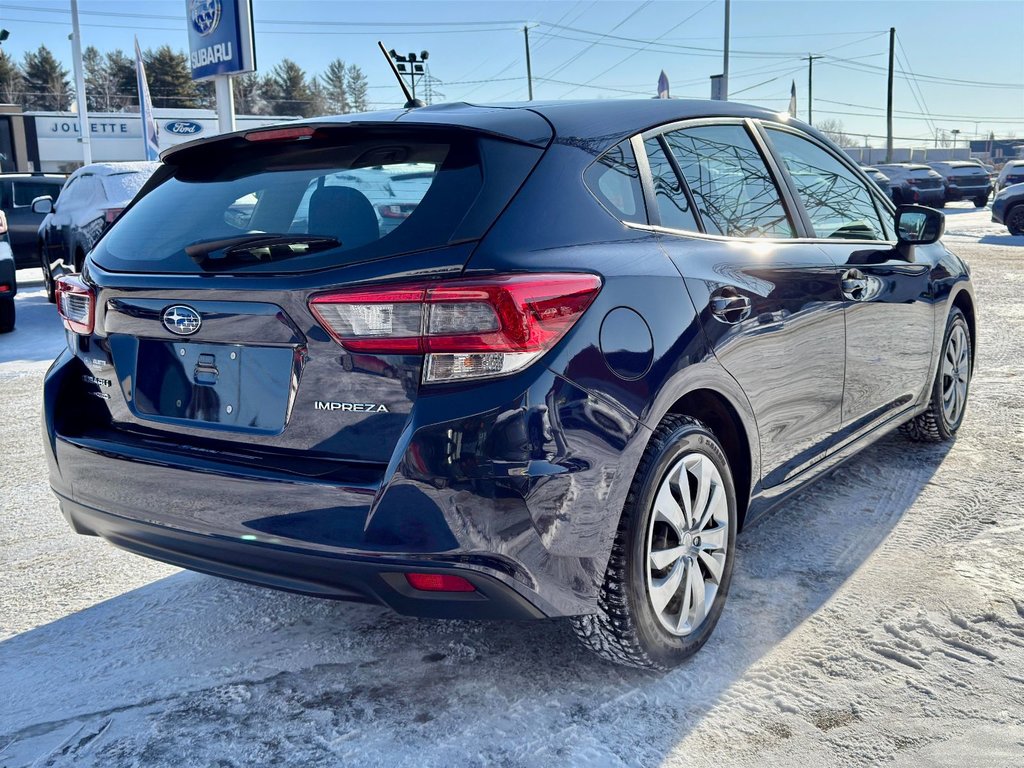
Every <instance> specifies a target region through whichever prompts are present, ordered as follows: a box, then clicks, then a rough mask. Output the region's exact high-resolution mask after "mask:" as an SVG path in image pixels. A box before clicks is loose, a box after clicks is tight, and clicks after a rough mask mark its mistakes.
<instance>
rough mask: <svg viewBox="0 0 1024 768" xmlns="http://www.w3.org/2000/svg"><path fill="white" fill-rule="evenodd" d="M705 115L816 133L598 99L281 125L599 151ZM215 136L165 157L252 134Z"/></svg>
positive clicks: (705, 104)
mask: <svg viewBox="0 0 1024 768" xmlns="http://www.w3.org/2000/svg"><path fill="white" fill-rule="evenodd" d="M701 117H733V118H747V117H749V118H760V119H766V120H772V121H781V122H791V123H794V124H798V125H799V126H800V127H801V128H802V129H804V130H807V131H809V132H811V133H813V134H815V135H817V133H816V132H815V131H814V129H813V128H810V127H809V126H807V125H805V124H803V123H802V122H800V121H797V120H794V119H793V118H791V117H790V116H789V115H788V114H785V113H783V114H780V113H778V112H773V111H771V110H768V109H764V108H761V107H755V106H752V105H749V104H739V103H736V102H731V101H712V100H707V99H599V100H590V101H527V102H509V103H501V104H470V103H468V102H453V103H446V104H436V105H432V106H429V107H418V108H416V109H392V110H385V111H379V112H361V113H355V114H348V115H334V116H324V117H317V118H312V119H309V120H298V121H293V122H288V123H281V124H279V127H282V128H283V127H298V126H302V125H311V126H314V127H315V126H321V125H339V126H340V125H350V124H353V123H358V124H394V123H399V124H403V125H408V124H421V125H440V126H445V125H448V126H458V127H465V128H471V129H477V130H482V131H487V132H490V133H493V134H496V135H500V136H504V137H507V138H511V139H514V140H517V141H520V142H523V143H526V144H534V145H536V146H541V147H544V146H547V145H548V144H549V143H550V142H551V141H552V139H554V140H555V141H562V142H565V143H578V144H580V145H585V146H586V148H587V149H588V150H589V151H591V152H595V153H597V152H601V151H603V150H604V149H607V148H609V147H611V146H614V145H615V144H617V143H618V142H619V141H622V139H624V138H626V137H627V136H632V135H633V134H637V133H641V132H643V131H645V130H647V129H649V128H653V127H655V126H659V125H664V124H666V123H671V122H674V121H677V120H688V119H693V118H701ZM268 128H270V126H263V127H261V128H259V129H249V130H248V131H239V132H236V133H235V134H227V135H224V134H222V135H220V136H213V137H209V138H203V139H197V140H195V141H190V142H186V143H184V144H179V145H177V146H175V147H172V148H170V149H168V150H167V151H166V152H165V153H164V154H163V155H161V159H163V160H165V161H169V160H170V159H171V158H173V157H174V156H176V155H177V154H178V153H179V152H182V151H187V150H188V149H189V148H191V147H195V146H198V145H202V144H206V143H210V142H215V141H223V140H225V139H226V138H229V137H232V136H234V137H236V138H237V137H239V136H241V135H243V134H244V133H248V132H250V131H253V130H266V129H268Z"/></svg>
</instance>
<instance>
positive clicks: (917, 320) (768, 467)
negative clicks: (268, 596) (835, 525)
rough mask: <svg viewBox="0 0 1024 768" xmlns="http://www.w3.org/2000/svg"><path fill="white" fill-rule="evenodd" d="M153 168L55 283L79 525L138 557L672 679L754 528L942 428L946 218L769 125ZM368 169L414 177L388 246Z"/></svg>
mask: <svg viewBox="0 0 1024 768" xmlns="http://www.w3.org/2000/svg"><path fill="white" fill-rule="evenodd" d="M163 161H164V165H163V166H162V167H161V168H160V169H159V170H158V171H157V172H156V173H155V174H154V176H153V177H152V178H151V179H150V180H149V182H148V183H147V184H146V186H145V187H144V188H143V190H142V191H141V192H140V194H139V195H138V196H137V197H136V198H135V200H134V202H133V203H132V204H131V206H130V207H129V208H128V209H127V210H126V211H125V212H124V214H123V215H122V216H121V217H120V218H119V219H118V221H116V222H115V223H114V225H113V226H112V227H111V228H110V229H109V230H108V231H107V232H106V234H104V235H103V237H102V238H101V239H100V240H99V242H98V243H97V244H96V246H95V248H94V250H93V251H92V253H91V254H90V255H89V256H88V257H87V259H86V262H85V269H84V271H83V273H82V275H81V276H67V277H63V278H61V279H60V280H59V281H58V283H57V294H58V302H59V308H60V312H61V315H62V316H63V318H64V322H65V324H66V326H67V328H68V329H69V331H70V333H69V335H68V338H69V347H68V349H67V350H66V351H65V352H64V353H63V354H62V355H61V356H60V357H59V358H58V360H57V361H56V363H55V364H54V365H53V367H52V368H51V369H50V371H49V373H48V374H47V377H46V381H45V394H44V402H45V431H46V442H45V445H46V453H47V456H48V461H49V470H50V483H51V485H52V487H53V489H54V491H55V492H56V493H57V495H58V497H59V499H60V504H61V508H62V510H63V512H64V514H65V515H66V517H67V519H68V520H69V521H70V523H71V525H72V526H73V527H74V529H75V530H76V531H79V532H81V533H87V534H96V535H99V536H103V537H105V538H106V539H108V540H109V541H110V542H112V543H114V544H116V545H117V546H120V547H124V548H126V549H128V550H131V551H133V552H138V553H141V554H143V555H146V556H148V557H153V558H157V559H160V560H164V561H167V562H170V563H176V564H179V565H182V566H184V567H187V568H192V569H195V570H198V571H203V572H206V573H212V574H217V575H220V576H226V577H229V578H234V579H240V580H244V581H249V582H255V583H258V584H263V585H267V586H270V587H275V588H279V589H286V590H292V591H296V592H302V593H306V594H312V595H320V596H324V597H335V598H342V599H351V600H364V601H371V602H376V603H383V604H385V605H388V606H391V607H392V608H394V609H395V610H398V611H400V612H402V613H406V614H411V615H417V616H439V617H459V618H540V617H555V616H571V617H573V620H572V623H573V625H574V627H575V628H576V631H577V633H578V634H579V635H580V637H581V638H582V639H583V641H584V642H585V643H586V644H587V645H589V646H590V647H591V648H593V649H594V650H595V651H597V652H598V653H600V654H602V655H604V656H605V657H607V658H610V659H613V660H615V661H619V662H623V663H628V664H634V665H638V666H646V667H662V668H664V667H669V666H671V665H673V664H676V663H678V662H679V661H680V660H681V659H683V658H685V657H686V656H687V655H689V654H691V653H693V652H694V651H696V650H697V649H698V648H699V647H700V646H701V645H702V644H703V643H704V642H705V640H706V639H707V638H708V635H709V634H710V632H711V631H712V628H713V627H714V625H715V622H716V621H717V619H718V617H719V614H720V613H721V611H722V606H723V603H724V601H725V597H726V594H727V592H728V590H729V582H730V577H731V573H732V570H733V560H734V556H735V552H736V548H735V536H736V533H737V530H738V529H739V528H740V527H741V526H742V525H744V524H745V523H749V522H750V521H751V520H752V519H753V518H754V517H756V516H757V515H758V514H760V513H762V512H764V511H765V510H766V509H768V508H769V507H771V506H773V505H775V504H777V503H779V502H780V500H782V499H784V498H786V497H787V495H788V494H790V493H791V492H793V491H794V490H796V489H797V488H799V487H802V486H804V485H805V484H806V483H807V482H809V481H810V480H812V479H813V478H816V477H820V476H821V475H822V474H823V473H825V472H826V471H827V470H829V469H830V468H832V467H834V466H836V464H838V463H839V462H841V461H843V460H844V459H846V458H848V457H849V456H851V455H852V454H854V453H855V452H856V451H858V450H859V449H861V448H863V447H864V446H866V445H868V444H869V443H871V442H872V441H874V440H876V439H878V438H879V437H881V436H882V435H884V434H886V433H888V432H890V431H891V430H893V429H895V428H897V427H899V426H901V425H902V426H903V427H904V430H905V432H906V433H907V434H908V435H909V436H910V437H912V438H915V439H921V440H948V439H950V438H951V437H952V436H953V435H954V434H955V433H956V431H957V429H958V428H959V426H960V424H961V420H962V419H963V416H964V409H965V405H966V398H967V389H968V383H969V381H970V375H971V368H972V363H973V356H972V350H973V341H974V334H975V331H974V298H973V293H972V288H971V283H970V279H969V276H968V272H967V268H966V267H965V265H964V263H963V262H962V261H961V260H960V259H959V258H957V257H956V256H955V255H953V254H952V253H950V252H949V251H948V250H946V248H945V247H944V246H943V245H942V244H941V243H940V242H938V238H939V237H940V235H941V233H942V225H943V218H942V214H941V213H939V212H937V211H932V210H930V209H926V208H920V207H915V206H909V207H905V208H901V209H899V210H896V209H895V208H893V207H892V204H891V203H890V202H889V201H888V200H886V199H885V198H884V196H883V195H882V194H881V193H880V192H879V191H878V189H877V188H876V187H875V185H874V184H873V183H872V182H871V181H869V180H868V179H867V177H865V176H864V174H863V173H861V171H860V170H859V169H858V168H857V167H856V166H855V165H854V164H853V163H852V162H851V161H850V160H849V159H848V158H847V157H846V156H845V155H844V153H843V152H842V151H841V150H840V149H838V148H837V147H835V146H834V145H833V144H831V143H830V142H828V141H827V140H826V139H824V138H823V137H822V136H821V135H820V134H818V133H817V132H815V131H814V130H813V129H811V128H809V127H807V126H805V125H803V124H801V123H798V122H796V121H790V120H786V119H785V118H780V116H778V115H777V114H775V113H772V112H768V111H765V110H761V109H756V108H753V107H746V106H742V105H738V104H732V103H726V102H705V101H681V100H644V101H632V102H630V101H623V102H607V101H604V102H577V103H571V102H564V103H552V104H543V103H537V102H531V103H529V104H524V105H521V106H511V107H508V106H505V107H485V106H471V105H467V104H446V105H438V106H434V107H427V108H422V109H414V110H410V111H393V112H383V113H372V114H364V115H346V116H342V117H334V118H325V119H320V120H313V121H308V122H305V123H300V124H288V125H287V126H280V127H272V128H266V129H259V130H253V131H247V132H243V133H235V134H231V135H224V136H218V137H215V138H212V139H205V140H200V141H197V142H193V143H189V144H184V145H181V146H179V147H176V148H174V149H171V150H169V151H168V152H166V153H165V154H164V155H163ZM359 168H377V169H381V170H383V171H385V172H389V173H404V172H405V170H404V169H408V168H415V169H416V170H415V171H414V172H415V173H417V174H420V178H421V179H423V176H422V174H424V173H427V174H429V179H427V181H428V182H429V183H423V184H421V186H420V187H418V189H419V190H420V192H419V193H418V194H419V199H410V200H408V201H407V202H409V203H410V208H409V215H408V216H407V217H405V218H403V220H402V221H401V223H400V224H399V225H398V226H396V227H394V228H392V229H390V230H389V231H387V233H386V234H382V231H383V230H382V227H381V226H380V221H379V218H378V216H377V215H376V212H375V211H374V209H373V205H372V204H371V203H370V201H369V200H368V198H367V196H366V195H365V194H364V193H363V192H362V191H361V190H360V188H359V178H360V174H348V173H346V172H347V171H351V170H353V169H359ZM427 169H429V170H427ZM341 177H345V178H344V179H341ZM342 181H343V182H344V183H342ZM239 201H245V203H244V206H245V207H244V210H245V212H246V214H245V215H244V216H242V217H241V218H240V217H239V213H238V212H239V210H242V209H240V208H239V206H240V205H242V204H241V203H239ZM413 203H415V205H412V204H413ZM250 208H251V210H250ZM242 219H244V222H243V221H242ZM823 557H827V554H823ZM828 567H829V564H828V563H827V562H824V561H823V562H822V568H824V569H827V568H828ZM751 631H757V630H756V628H752V629H751Z"/></svg>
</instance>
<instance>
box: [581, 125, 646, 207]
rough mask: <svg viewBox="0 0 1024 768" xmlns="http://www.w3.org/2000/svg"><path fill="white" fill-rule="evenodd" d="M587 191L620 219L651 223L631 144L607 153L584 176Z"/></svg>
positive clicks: (623, 143)
mask: <svg viewBox="0 0 1024 768" xmlns="http://www.w3.org/2000/svg"><path fill="white" fill-rule="evenodd" d="M583 181H584V183H585V184H586V185H587V189H589V190H590V192H591V194H593V195H594V197H596V198H597V199H598V202H600V203H601V205H603V206H604V207H605V208H607V209H608V211H609V212H610V213H611V214H612V215H613V216H615V218H617V219H621V220H622V221H628V222H631V223H633V224H646V223H647V209H646V208H644V193H643V188H642V187H641V186H640V171H639V169H638V168H637V165H636V157H634V155H633V148H632V147H631V146H630V144H629V141H623V142H622V143H620V144H616V145H615V146H614V147H612V148H611V149H609V150H608V151H607V152H605V153H604V154H603V155H601V157H599V158H598V159H597V160H596V161H594V163H593V165H591V166H590V167H589V168H587V170H586V172H585V173H584V174H583Z"/></svg>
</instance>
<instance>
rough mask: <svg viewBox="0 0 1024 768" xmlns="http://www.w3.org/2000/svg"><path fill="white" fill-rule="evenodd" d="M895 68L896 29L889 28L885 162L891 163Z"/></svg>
mask: <svg viewBox="0 0 1024 768" xmlns="http://www.w3.org/2000/svg"><path fill="white" fill-rule="evenodd" d="M895 66H896V27H889V90H888V96H887V98H886V102H885V162H887V163H891V162H892V81H893V75H894V74H895Z"/></svg>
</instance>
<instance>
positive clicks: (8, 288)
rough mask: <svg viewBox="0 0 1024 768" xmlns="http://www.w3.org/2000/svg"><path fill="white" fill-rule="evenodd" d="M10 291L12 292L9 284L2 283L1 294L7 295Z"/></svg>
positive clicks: (0, 285) (0, 286)
mask: <svg viewBox="0 0 1024 768" xmlns="http://www.w3.org/2000/svg"><path fill="white" fill-rule="evenodd" d="M9 290H11V286H9V285H8V284H7V283H0V293H7V291H9Z"/></svg>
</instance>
